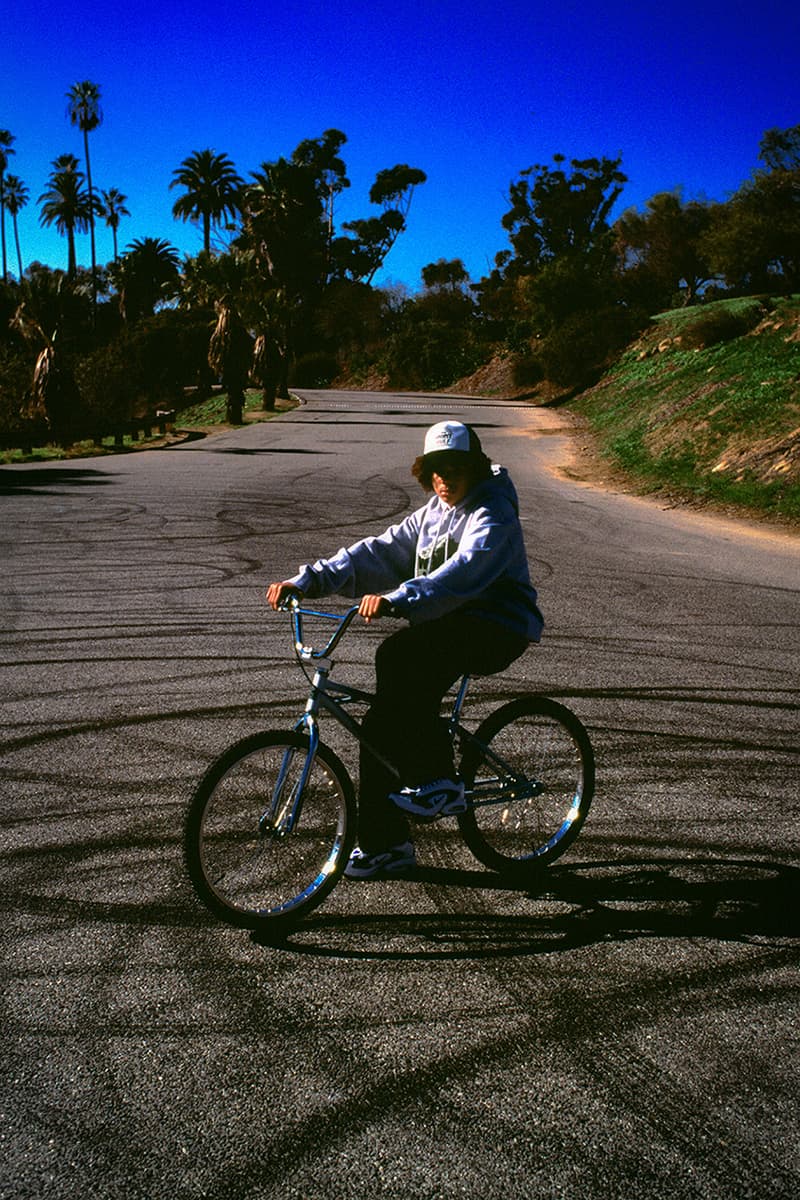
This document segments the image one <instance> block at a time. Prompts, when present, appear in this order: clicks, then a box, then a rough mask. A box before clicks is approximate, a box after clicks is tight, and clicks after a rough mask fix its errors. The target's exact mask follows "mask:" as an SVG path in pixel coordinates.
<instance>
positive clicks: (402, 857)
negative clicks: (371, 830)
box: [344, 842, 417, 879]
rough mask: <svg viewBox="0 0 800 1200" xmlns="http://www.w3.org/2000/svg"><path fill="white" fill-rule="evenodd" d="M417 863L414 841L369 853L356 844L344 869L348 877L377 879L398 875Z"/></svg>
mask: <svg viewBox="0 0 800 1200" xmlns="http://www.w3.org/2000/svg"><path fill="white" fill-rule="evenodd" d="M416 865H417V856H416V854H415V853H414V843H413V842H403V843H402V844H401V845H399V846H390V847H389V848H388V850H374V851H373V852H372V853H371V854H368V853H367V851H366V850H359V848H358V846H356V848H355V850H354V851H353V853H352V854H351V855H350V860H349V862H348V864H347V866H346V867H345V869H344V873H345V875H346V876H347V878H348V879H377V878H380V877H381V876H387V877H388V876H390V875H397V874H398V873H399V872H401V871H407V870H409V868H411V867H415V866H416Z"/></svg>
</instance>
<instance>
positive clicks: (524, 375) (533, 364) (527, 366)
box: [512, 353, 545, 387]
mask: <svg viewBox="0 0 800 1200" xmlns="http://www.w3.org/2000/svg"><path fill="white" fill-rule="evenodd" d="M544 374H545V372H544V364H543V363H542V359H541V355H540V354H531V353H528V354H520V355H519V357H518V358H515V359H514V363H513V366H512V378H513V380H514V386H515V387H535V386H536V384H537V383H541V382H542V380H543V379H544Z"/></svg>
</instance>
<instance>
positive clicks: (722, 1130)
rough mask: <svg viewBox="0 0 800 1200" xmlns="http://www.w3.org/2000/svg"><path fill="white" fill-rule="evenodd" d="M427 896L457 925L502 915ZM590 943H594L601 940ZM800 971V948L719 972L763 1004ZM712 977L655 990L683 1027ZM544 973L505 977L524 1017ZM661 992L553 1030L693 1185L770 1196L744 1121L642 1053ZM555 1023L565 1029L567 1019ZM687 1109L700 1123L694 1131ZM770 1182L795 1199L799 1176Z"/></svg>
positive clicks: (604, 1002)
mask: <svg viewBox="0 0 800 1200" xmlns="http://www.w3.org/2000/svg"><path fill="white" fill-rule="evenodd" d="M439 860H440V863H441V865H443V866H445V865H447V863H446V862H445V861H442V857H441V855H440V856H439ZM425 890H426V893H427V894H428V896H429V898H430V900H431V902H432V903H433V905H434V907H435V908H436V911H437V912H441V913H445V914H447V915H454V914H456V913H458V912H464V911H465V910H466V911H469V912H471V913H473V914H475V913H476V912H477V913H483V914H485V915H486V916H487V917H490V916H493V915H494V913H493V907H492V904H491V901H490V900H489V899H488V898H487V897H485V896H483V895H478V896H476V894H475V891H474V890H471V889H459V888H442V887H436V886H430V887H426V889H425ZM587 940H589V941H593V940H594V937H591V938H589V939H587ZM582 944H583V942H582V939H580V938H578V939H576V940H575V941H572V942H570V944H569V945H568V946H567V947H565V946H563V945H558V944H556V945H553V946H552V947H548V948H547V949H546V950H545V953H563V952H564V951H565V949H566V950H570V951H572V950H577V949H579V948H580V947H581V945H582ZM787 949H788V950H790V953H789V955H788V957H787V954H786V953H785V950H787ZM481 963H482V964H483V968H484V969H486V958H485V957H483V958H480V957H479V958H477V959H476V960H475V962H474V964H473V965H474V967H475V969H480V964H481ZM792 963H793V964H795V965H797V964H798V963H800V951H798V949H797V947H796V945H792V946H787V947H785V948H784V947H778V948H769V949H767V950H765V951H763V952H762V953H760V954H758V955H757V957H756V959H755V961H754V962H753V963H752V964H748V963H731V964H730V965H728V966H727V967H723V968H721V969H720V968H718V969H717V973H718V975H719V976H720V980H719V983H721V984H725V983H727V984H730V983H732V982H734V981H735V982H737V983H739V985H740V986H742V984H743V981H744V980H748V979H749V980H752V981H753V983H752V986H753V987H756V988H757V990H758V993H759V997H760V999H761V1002H762V1004H763V1003H765V1002H766V1000H767V999H768V998H769V997H768V996H766V995H765V991H766V989H765V988H764V986H763V983H762V982H761V977H762V975H763V972H764V971H765V969H768V968H769V967H771V966H775V967H779V968H780V967H785V966H787V965H791V964H792ZM711 971H712V968H709V967H707V966H701V967H698V968H697V970H696V971H694V972H688V973H686V974H685V975H684V977H683V978H681V979H679V981H678V985H677V987H676V984H675V981H674V980H672V979H670V978H667V977H664V978H663V979H662V980H661V981H660V987H659V988H657V989H655V990H660V991H661V992H662V993H663V994H664V996H665V999H666V998H668V1000H669V1004H670V1008H671V1017H672V1019H673V1020H674V1016H675V1011H674V1010H675V1006H676V996H677V995H678V994H679V995H680V997H681V1004H680V1007H681V1010H682V1012H683V1013H685V1014H687V1015H694V1014H695V1011H696V1001H695V999H694V991H695V987H696V985H700V986H702V987H704V988H705V987H707V986H708V975H709V973H710V972H711ZM541 973H542V968H541V954H535V955H534V956H533V958H531V957H530V956H528V955H523V956H521V957H519V958H518V959H515V971H514V972H513V974H512V973H507V974H504V975H503V976H502V986H503V988H504V989H505V991H506V992H507V994H508V995H509V997H510V998H511V999H512V1000H513V1002H514V1004H515V1006H516V1007H517V1008H518V1010H519V1012H520V1014H526V1013H528V1012H529V1010H530V1004H531V996H532V995H535V994H536V988H537V986H538V987H540V986H541ZM492 978H493V979H494V980H495V981H498V980H499V979H500V978H501V977H499V976H498V975H496V974H495V973H494V972H493V973H492ZM653 991H654V989H653V988H652V987H648V986H647V985H644V986H643V987H642V989H641V993H640V992H637V991H635V990H632V989H631V988H629V987H627V986H626V987H624V988H622V989H617V988H616V987H612V988H611V989H608V990H607V991H603V990H601V991H600V993H599V994H595V996H594V1003H593V1009H594V1013H595V1014H596V1015H597V1016H598V1017H599V1018H600V1019H599V1020H598V1021H597V1023H596V1024H592V1023H591V1022H586V1027H585V1028H583V1029H582V1028H580V1026H579V1025H578V1024H577V1022H576V1023H575V1026H574V1027H573V1028H570V1025H571V1024H572V1023H571V1022H570V1020H569V1017H568V1016H567V1017H562V1019H563V1021H564V1026H563V1027H562V1028H559V1029H558V1030H556V1029H555V1028H553V1029H551V1030H550V1032H552V1033H553V1034H554V1035H555V1037H556V1039H557V1041H558V1042H559V1044H560V1046H561V1050H562V1052H563V1054H564V1055H565V1056H566V1057H567V1058H568V1059H569V1060H570V1062H571V1064H572V1067H573V1068H575V1067H577V1068H578V1071H579V1073H580V1074H582V1075H583V1076H584V1078H585V1086H586V1088H587V1090H590V1091H591V1092H593V1093H595V1094H596V1093H597V1092H598V1089H600V1091H601V1093H602V1096H603V1099H604V1101H605V1102H606V1103H607V1105H608V1107H609V1108H610V1109H611V1110H613V1111H614V1112H620V1111H623V1112H625V1113H628V1114H630V1116H631V1118H632V1119H633V1121H634V1123H635V1124H637V1125H644V1126H646V1127H647V1128H648V1129H649V1130H650V1131H651V1133H652V1134H655V1135H657V1136H658V1137H659V1138H660V1139H662V1140H663V1143H664V1144H665V1145H666V1146H668V1147H669V1148H670V1150H672V1151H676V1150H677V1152H678V1153H679V1154H680V1156H681V1159H682V1162H683V1164H684V1166H685V1169H686V1170H687V1171H688V1172H689V1173H690V1175H691V1177H692V1178H693V1179H700V1178H703V1177H704V1176H705V1177H707V1178H708V1179H709V1180H710V1181H711V1182H712V1183H713V1185H714V1187H715V1188H719V1187H720V1186H722V1187H723V1188H724V1189H725V1191H724V1194H725V1195H731V1196H734V1195H745V1194H752V1195H756V1194H766V1193H763V1191H762V1190H761V1189H762V1187H763V1181H764V1149H763V1148H762V1147H761V1146H759V1145H758V1144H757V1143H756V1141H755V1139H754V1138H750V1139H748V1137H747V1134H746V1132H745V1131H746V1125H745V1122H744V1120H741V1121H740V1122H738V1123H737V1127H736V1129H735V1130H731V1129H729V1127H728V1117H727V1116H726V1109H725V1108H724V1107H723V1105H722V1104H721V1103H719V1102H717V1103H716V1104H715V1103H712V1102H711V1101H710V1100H709V1097H708V1095H707V1094H706V1093H705V1092H704V1091H702V1090H697V1091H696V1092H695V1093H694V1095H692V1093H691V1090H690V1088H687V1084H686V1081H685V1080H680V1079H679V1080H677V1081H675V1080H674V1079H673V1077H672V1076H671V1075H670V1074H669V1072H668V1071H667V1070H666V1069H664V1068H662V1067H661V1066H660V1065H659V1064H657V1063H655V1062H653V1061H651V1060H650V1059H648V1058H647V1057H645V1055H643V1054H642V1053H641V1052H640V1051H639V1050H638V1049H637V1048H636V1046H635V1044H634V1043H633V1041H632V1039H631V1034H632V1033H633V1032H634V1031H635V1030H636V1029H637V1028H641V1027H643V1026H645V1025H647V1024H649V1023H655V1022H654V1016H653V1014H654V1013H657V1012H658V1005H657V1004H654V998H653ZM778 994H779V996H780V998H782V999H784V1000H787V1001H789V1000H790V999H791V997H792V996H793V995H794V984H793V983H791V982H790V983H787V984H786V986H785V988H784V989H781V990H780V992H779V993H778ZM741 1003H742V1005H745V1004H746V1003H749V999H745V998H743V999H742V1001H741ZM731 1004H732V1005H733V1007H736V999H735V997H734V998H733V1000H732V1001H731V999H730V998H729V997H728V996H727V995H725V994H723V995H720V994H719V993H718V994H717V1005H718V1007H721V1008H724V1007H728V1006H729V1005H731ZM585 1005H586V1000H585V997H584V996H583V995H581V998H580V1001H579V1002H578V1004H577V1006H576V1007H577V1008H578V1009H579V1010H580V1014H581V1017H582V1018H584V1017H585V1015H586V1007H585ZM564 1012H566V1013H568V1012H569V1006H568V1005H565V1006H564ZM555 1019H556V1020H558V1019H559V1018H558V1016H556V1017H555ZM519 1040H520V1043H521V1046H522V1047H524V1045H525V1044H526V1043H527V1044H528V1045H529V1046H530V1047H531V1050H532V1051H533V1050H535V1049H539V1048H540V1046H541V1030H539V1029H532V1028H531V1027H530V1026H529V1025H528V1026H524V1027H523V1028H522V1029H520V1031H519ZM517 1049H518V1050H519V1049H520V1048H519V1047H518V1048H517ZM477 1065H478V1064H476V1069H477ZM481 1065H482V1064H481ZM571 1073H574V1072H571ZM687 1093H688V1094H687ZM687 1109H689V1110H690V1111H691V1113H692V1119H691V1121H690V1122H688V1123H687V1122H686V1114H687ZM723 1147H724V1153H720V1154H717V1155H715V1154H714V1151H715V1150H719V1149H721V1148H723ZM770 1179H771V1184H772V1186H773V1187H774V1188H775V1190H774V1192H770V1194H771V1195H775V1196H790V1195H793V1194H795V1192H796V1189H797V1185H798V1177H797V1175H795V1174H793V1173H791V1171H788V1170H783V1169H782V1168H780V1167H778V1166H777V1165H776V1164H772V1166H771V1168H770ZM748 1180H751V1181H752V1190H748V1186H747V1182H746V1181H748Z"/></svg>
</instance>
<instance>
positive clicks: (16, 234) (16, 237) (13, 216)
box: [11, 213, 22, 283]
mask: <svg viewBox="0 0 800 1200" xmlns="http://www.w3.org/2000/svg"><path fill="white" fill-rule="evenodd" d="M11 220H12V221H13V223H14V242H15V244H16V247H17V266H18V267H19V281H20V283H21V282H22V251H21V250H20V248H19V226H18V225H17V214H16V213H12V214H11Z"/></svg>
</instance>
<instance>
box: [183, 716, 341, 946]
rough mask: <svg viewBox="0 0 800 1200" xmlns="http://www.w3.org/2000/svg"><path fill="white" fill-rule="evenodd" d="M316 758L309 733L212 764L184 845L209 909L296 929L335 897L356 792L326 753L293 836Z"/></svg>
mask: <svg viewBox="0 0 800 1200" xmlns="http://www.w3.org/2000/svg"><path fill="white" fill-rule="evenodd" d="M307 751H308V738H306V737H305V736H303V735H302V734H300V733H286V732H278V731H273V732H267V733H258V734H255V735H253V736H252V737H249V738H245V739H244V740H243V741H241V742H237V743H236V744H235V745H233V746H231V747H230V749H228V750H226V751H225V753H224V754H223V755H222V756H221V757H220V758H218V759H217V761H216V762H214V763H212V765H211V766H210V767H209V769H208V771H207V772H206V774H205V776H204V777H203V779H202V781H201V782H200V784H199V786H198V788H197V791H196V792H195V794H194V797H193V799H192V801H191V804H190V806H189V810H188V813H187V818H186V829H185V841H184V845H185V854H186V865H187V868H188V871H189V877H190V879H191V881H192V884H193V886H194V889H195V891H196V892H197V895H198V896H199V897H200V899H201V900H202V902H203V903H204V904H205V905H206V907H207V908H208V909H209V910H210V911H211V912H212V913H213V914H214V915H215V916H217V917H219V918H221V919H222V920H223V921H227V922H228V923H229V924H231V925H236V926H238V927H240V928H244V929H260V930H262V931H273V932H279V931H280V930H282V929H284V928H288V927H289V926H291V925H293V924H295V923H296V922H297V921H298V920H299V919H300V918H301V917H302V916H304V915H305V914H306V913H308V912H310V911H311V909H313V908H315V907H316V905H318V904H319V903H320V902H321V901H322V900H324V899H325V897H326V896H327V895H328V893H329V892H330V891H331V889H332V888H333V886H334V885H335V883H336V881H337V880H338V878H339V876H340V874H341V873H342V871H343V869H344V867H345V864H346V863H347V859H348V856H349V854H350V850H351V848H352V844H353V841H354V837H355V813H356V806H355V795H354V792H353V785H352V782H351V780H350V776H349V775H348V773H347V770H346V769H345V767H344V766H343V765H342V763H341V762H340V761H339V759H338V758H337V757H336V755H335V754H334V753H333V751H332V750H329V749H328V748H327V747H326V746H323V745H320V746H319V748H318V750H317V753H316V756H315V758H314V762H313V765H312V767H311V770H310V772H309V775H308V778H307V780H306V784H305V787H304V789H303V797H302V807H301V809H300V811H299V815H298V817H297V820H296V822H295V823H294V826H293V828H291V830H290V831H286V828H285V825H286V815H287V813H288V812H289V811H290V810H291V807H292V796H293V790H294V788H295V786H296V784H297V782H298V780H299V778H300V773H301V771H302V769H303V766H304V764H305V761H306V755H307Z"/></svg>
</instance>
